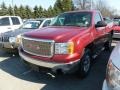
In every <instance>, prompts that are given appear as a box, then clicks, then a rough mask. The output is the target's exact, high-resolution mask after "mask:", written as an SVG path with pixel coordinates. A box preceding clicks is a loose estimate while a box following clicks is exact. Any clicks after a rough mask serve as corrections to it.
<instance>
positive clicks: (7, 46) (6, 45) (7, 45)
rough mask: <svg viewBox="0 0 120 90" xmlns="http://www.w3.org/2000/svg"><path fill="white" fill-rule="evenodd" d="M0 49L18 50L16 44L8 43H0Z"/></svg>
mask: <svg viewBox="0 0 120 90" xmlns="http://www.w3.org/2000/svg"><path fill="white" fill-rule="evenodd" d="M0 48H6V49H15V48H18V44H16V43H10V42H0Z"/></svg>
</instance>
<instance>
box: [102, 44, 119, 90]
mask: <svg viewBox="0 0 120 90" xmlns="http://www.w3.org/2000/svg"><path fill="white" fill-rule="evenodd" d="M102 90H120V43H118V44H117V46H116V47H115V48H114V50H113V51H112V54H111V56H110V58H109V61H108V65H107V70H106V79H105V80H104V83H103V88H102Z"/></svg>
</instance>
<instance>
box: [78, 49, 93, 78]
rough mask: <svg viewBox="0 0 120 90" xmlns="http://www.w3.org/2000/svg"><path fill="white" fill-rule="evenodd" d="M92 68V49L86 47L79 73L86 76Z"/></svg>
mask: <svg viewBox="0 0 120 90" xmlns="http://www.w3.org/2000/svg"><path fill="white" fill-rule="evenodd" d="M90 68H91V55H90V50H89V49H86V50H85V53H84V55H83V57H82V58H81V61H80V64H79V68H78V71H77V75H78V76H79V77H81V78H85V77H86V76H87V75H88V73H89V71H90Z"/></svg>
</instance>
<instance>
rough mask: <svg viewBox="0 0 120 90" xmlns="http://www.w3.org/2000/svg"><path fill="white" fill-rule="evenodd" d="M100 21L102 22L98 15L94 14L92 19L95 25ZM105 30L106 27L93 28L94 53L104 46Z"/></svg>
mask: <svg viewBox="0 0 120 90" xmlns="http://www.w3.org/2000/svg"><path fill="white" fill-rule="evenodd" d="M100 21H103V19H102V17H101V15H100V13H96V14H95V19H94V22H95V25H96V24H97V23H98V22H100ZM105 28H106V27H95V42H94V45H95V46H94V48H95V50H94V51H95V53H99V52H100V51H101V49H102V48H103V46H104V42H105Z"/></svg>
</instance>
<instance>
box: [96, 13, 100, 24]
mask: <svg viewBox="0 0 120 90" xmlns="http://www.w3.org/2000/svg"><path fill="white" fill-rule="evenodd" d="M99 21H102V19H101V16H100V14H99V13H96V15H95V24H97V22H99Z"/></svg>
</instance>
